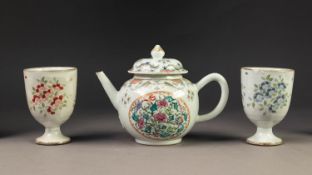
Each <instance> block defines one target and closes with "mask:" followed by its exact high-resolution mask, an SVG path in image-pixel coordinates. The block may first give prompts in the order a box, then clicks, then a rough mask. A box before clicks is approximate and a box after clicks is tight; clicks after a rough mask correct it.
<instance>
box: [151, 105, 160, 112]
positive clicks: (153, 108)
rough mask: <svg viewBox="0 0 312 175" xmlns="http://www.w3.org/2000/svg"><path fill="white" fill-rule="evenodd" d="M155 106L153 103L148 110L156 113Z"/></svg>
mask: <svg viewBox="0 0 312 175" xmlns="http://www.w3.org/2000/svg"><path fill="white" fill-rule="evenodd" d="M157 108H158V107H157V104H156V103H154V104H153V105H152V106H151V108H150V110H151V111H152V112H154V111H157Z"/></svg>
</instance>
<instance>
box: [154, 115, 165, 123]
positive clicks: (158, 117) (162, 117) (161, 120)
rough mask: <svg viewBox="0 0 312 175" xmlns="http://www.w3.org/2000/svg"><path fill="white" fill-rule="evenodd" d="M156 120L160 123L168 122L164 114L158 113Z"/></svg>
mask: <svg viewBox="0 0 312 175" xmlns="http://www.w3.org/2000/svg"><path fill="white" fill-rule="evenodd" d="M154 119H155V120H156V121H159V122H166V121H167V116H166V114H163V113H157V114H155V115H154Z"/></svg>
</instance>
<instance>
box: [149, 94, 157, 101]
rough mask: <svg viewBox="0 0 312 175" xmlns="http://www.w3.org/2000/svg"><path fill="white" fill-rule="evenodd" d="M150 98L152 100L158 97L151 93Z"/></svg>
mask: <svg viewBox="0 0 312 175" xmlns="http://www.w3.org/2000/svg"><path fill="white" fill-rule="evenodd" d="M148 99H149V100H150V101H154V100H155V99H156V97H155V96H154V95H150V96H149V97H148Z"/></svg>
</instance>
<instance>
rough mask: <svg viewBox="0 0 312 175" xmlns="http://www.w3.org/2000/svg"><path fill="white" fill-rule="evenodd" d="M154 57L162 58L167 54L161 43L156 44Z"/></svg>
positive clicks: (153, 52)
mask: <svg viewBox="0 0 312 175" xmlns="http://www.w3.org/2000/svg"><path fill="white" fill-rule="evenodd" d="M151 55H152V57H153V59H162V58H163V57H164V56H165V51H164V50H163V49H162V48H161V47H160V45H155V47H154V48H153V50H152V51H151Z"/></svg>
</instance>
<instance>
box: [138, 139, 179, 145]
mask: <svg viewBox="0 0 312 175" xmlns="http://www.w3.org/2000/svg"><path fill="white" fill-rule="evenodd" d="M181 141H182V138H179V139H175V140H166V141H157V140H155V141H146V140H140V139H135V142H137V143H139V144H142V145H151V146H162V145H174V144H178V143H180V142H181Z"/></svg>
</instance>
